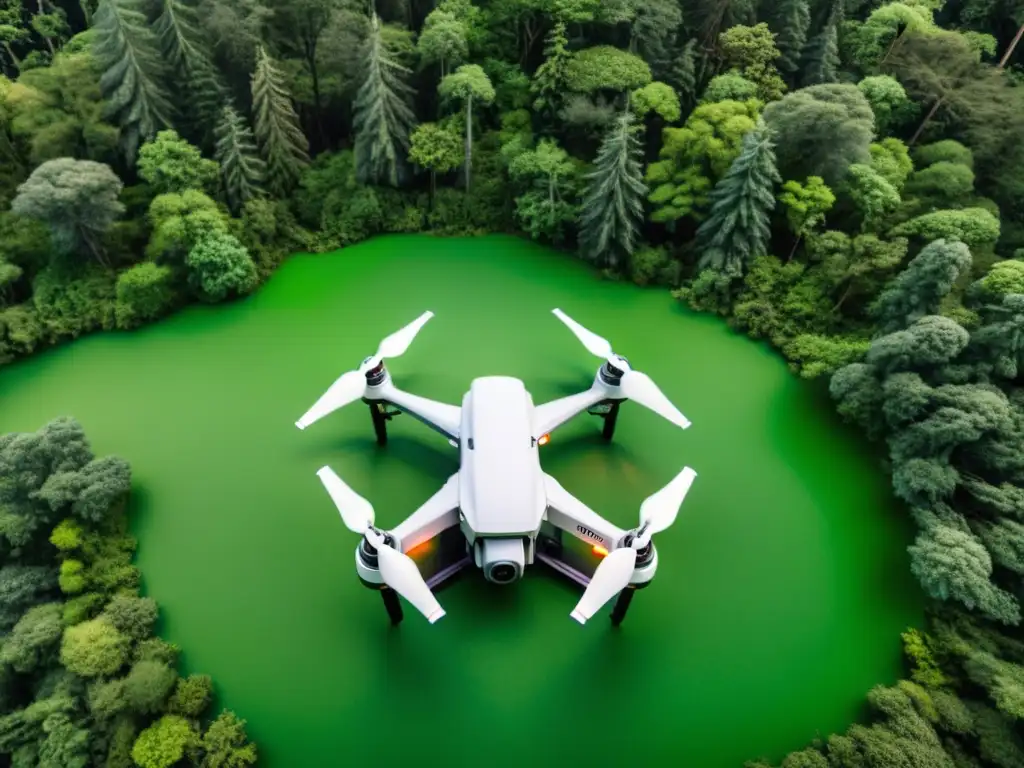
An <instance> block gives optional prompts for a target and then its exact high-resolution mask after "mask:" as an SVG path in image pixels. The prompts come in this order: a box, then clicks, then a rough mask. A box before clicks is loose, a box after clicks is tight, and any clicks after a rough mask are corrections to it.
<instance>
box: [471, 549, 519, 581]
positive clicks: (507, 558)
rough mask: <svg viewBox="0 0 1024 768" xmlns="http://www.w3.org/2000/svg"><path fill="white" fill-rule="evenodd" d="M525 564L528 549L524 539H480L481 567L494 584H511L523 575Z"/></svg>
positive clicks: (485, 575)
mask: <svg viewBox="0 0 1024 768" xmlns="http://www.w3.org/2000/svg"><path fill="white" fill-rule="evenodd" d="M525 565H526V550H525V548H524V547H523V540H522V539H519V538H516V539H511V538H483V539H481V540H480V567H481V569H482V570H483V572H484V578H486V579H487V580H488V581H490V582H492V583H494V584H511V583H512V582H513V581H516V580H517V579H518V578H519V577H520V576H522V575H523V568H524V567H525Z"/></svg>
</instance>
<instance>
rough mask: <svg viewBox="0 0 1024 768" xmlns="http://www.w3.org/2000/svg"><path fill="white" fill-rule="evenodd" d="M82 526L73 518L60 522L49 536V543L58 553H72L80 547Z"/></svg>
mask: <svg viewBox="0 0 1024 768" xmlns="http://www.w3.org/2000/svg"><path fill="white" fill-rule="evenodd" d="M82 533H83V531H82V524H81V523H79V522H78V521H77V520H75V519H74V518H73V517H69V518H66V519H65V520H61V521H60V523H58V524H57V526H56V527H55V528H54V529H53V533H51V534H50V543H51V544H53V546H55V547H56V548H57V550H58V551H60V552H72V551H74V550H76V549H78V548H79V547H80V546H82Z"/></svg>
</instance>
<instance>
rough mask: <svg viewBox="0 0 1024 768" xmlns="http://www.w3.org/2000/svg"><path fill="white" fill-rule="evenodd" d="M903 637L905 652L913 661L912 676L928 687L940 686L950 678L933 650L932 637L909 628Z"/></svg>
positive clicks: (911, 661)
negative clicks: (943, 670) (936, 658)
mask: <svg viewBox="0 0 1024 768" xmlns="http://www.w3.org/2000/svg"><path fill="white" fill-rule="evenodd" d="M900 637H901V638H903V652H904V653H905V654H906V655H907V658H908V660H909V661H910V663H911V666H912V671H911V673H910V676H911V678H912V679H913V681H914V682H915V683H920V684H921V685H923V686H926V687H927V688H939V687H941V686H944V685H947V684H948V683H949V682H950V680H949V678H948V677H946V675H945V674H943V672H942V669H941V668H940V666H939V664H938V663H937V662H936V660H935V656H934V654H933V653H932V650H931V647H930V646H931V639H930V638H929V637H928V635H927V634H925V633H923V632H920V631H918V630H916V629H908V630H907V631H906V632H904V633H903V634H901V635H900Z"/></svg>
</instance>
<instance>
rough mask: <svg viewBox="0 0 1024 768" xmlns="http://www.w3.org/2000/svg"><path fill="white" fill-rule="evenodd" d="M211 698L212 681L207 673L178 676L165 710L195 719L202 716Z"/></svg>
mask: <svg viewBox="0 0 1024 768" xmlns="http://www.w3.org/2000/svg"><path fill="white" fill-rule="evenodd" d="M212 698H213V681H212V680H211V679H210V676H209V675H189V676H188V677H184V678H180V679H179V680H178V682H177V685H176V686H175V688H174V693H173V694H172V695H171V699H170V701H169V702H168V703H167V710H168V711H169V712H170V713H172V714H175V715H181V716H182V717H187V718H189V719H192V720H195V719H198V718H200V717H202V715H203V713H204V712H205V711H206V708H207V707H208V706H209V705H210V701H211V699H212Z"/></svg>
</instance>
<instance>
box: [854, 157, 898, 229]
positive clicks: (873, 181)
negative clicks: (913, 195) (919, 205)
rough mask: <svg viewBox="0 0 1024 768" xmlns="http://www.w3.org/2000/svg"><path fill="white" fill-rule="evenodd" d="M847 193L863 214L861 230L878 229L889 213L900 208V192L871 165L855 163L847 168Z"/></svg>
mask: <svg viewBox="0 0 1024 768" xmlns="http://www.w3.org/2000/svg"><path fill="white" fill-rule="evenodd" d="M844 186H845V190H846V193H847V194H848V195H849V196H850V199H851V200H853V204H854V205H855V206H857V210H858V211H860V215H861V231H862V232H873V231H877V229H878V228H879V226H880V225H881V224H882V222H883V221H884V220H885V218H886V217H887V216H889V214H891V213H893V212H894V211H895V210H896V209H897V208H899V206H900V203H901V202H902V200H901V199H900V193H899V192H897V191H896V188H895V187H894V186H893V185H892V184H890V183H889V182H888V181H887V180H886V179H885V178H884V177H882V176H881V175H880V174H879V173H878V172H877V171H876V170H875V169H874V168H872V167H871V166H870V165H863V164H861V163H854V164H853V165H851V166H850V167H849V169H847V172H846V182H845V185H844Z"/></svg>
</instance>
